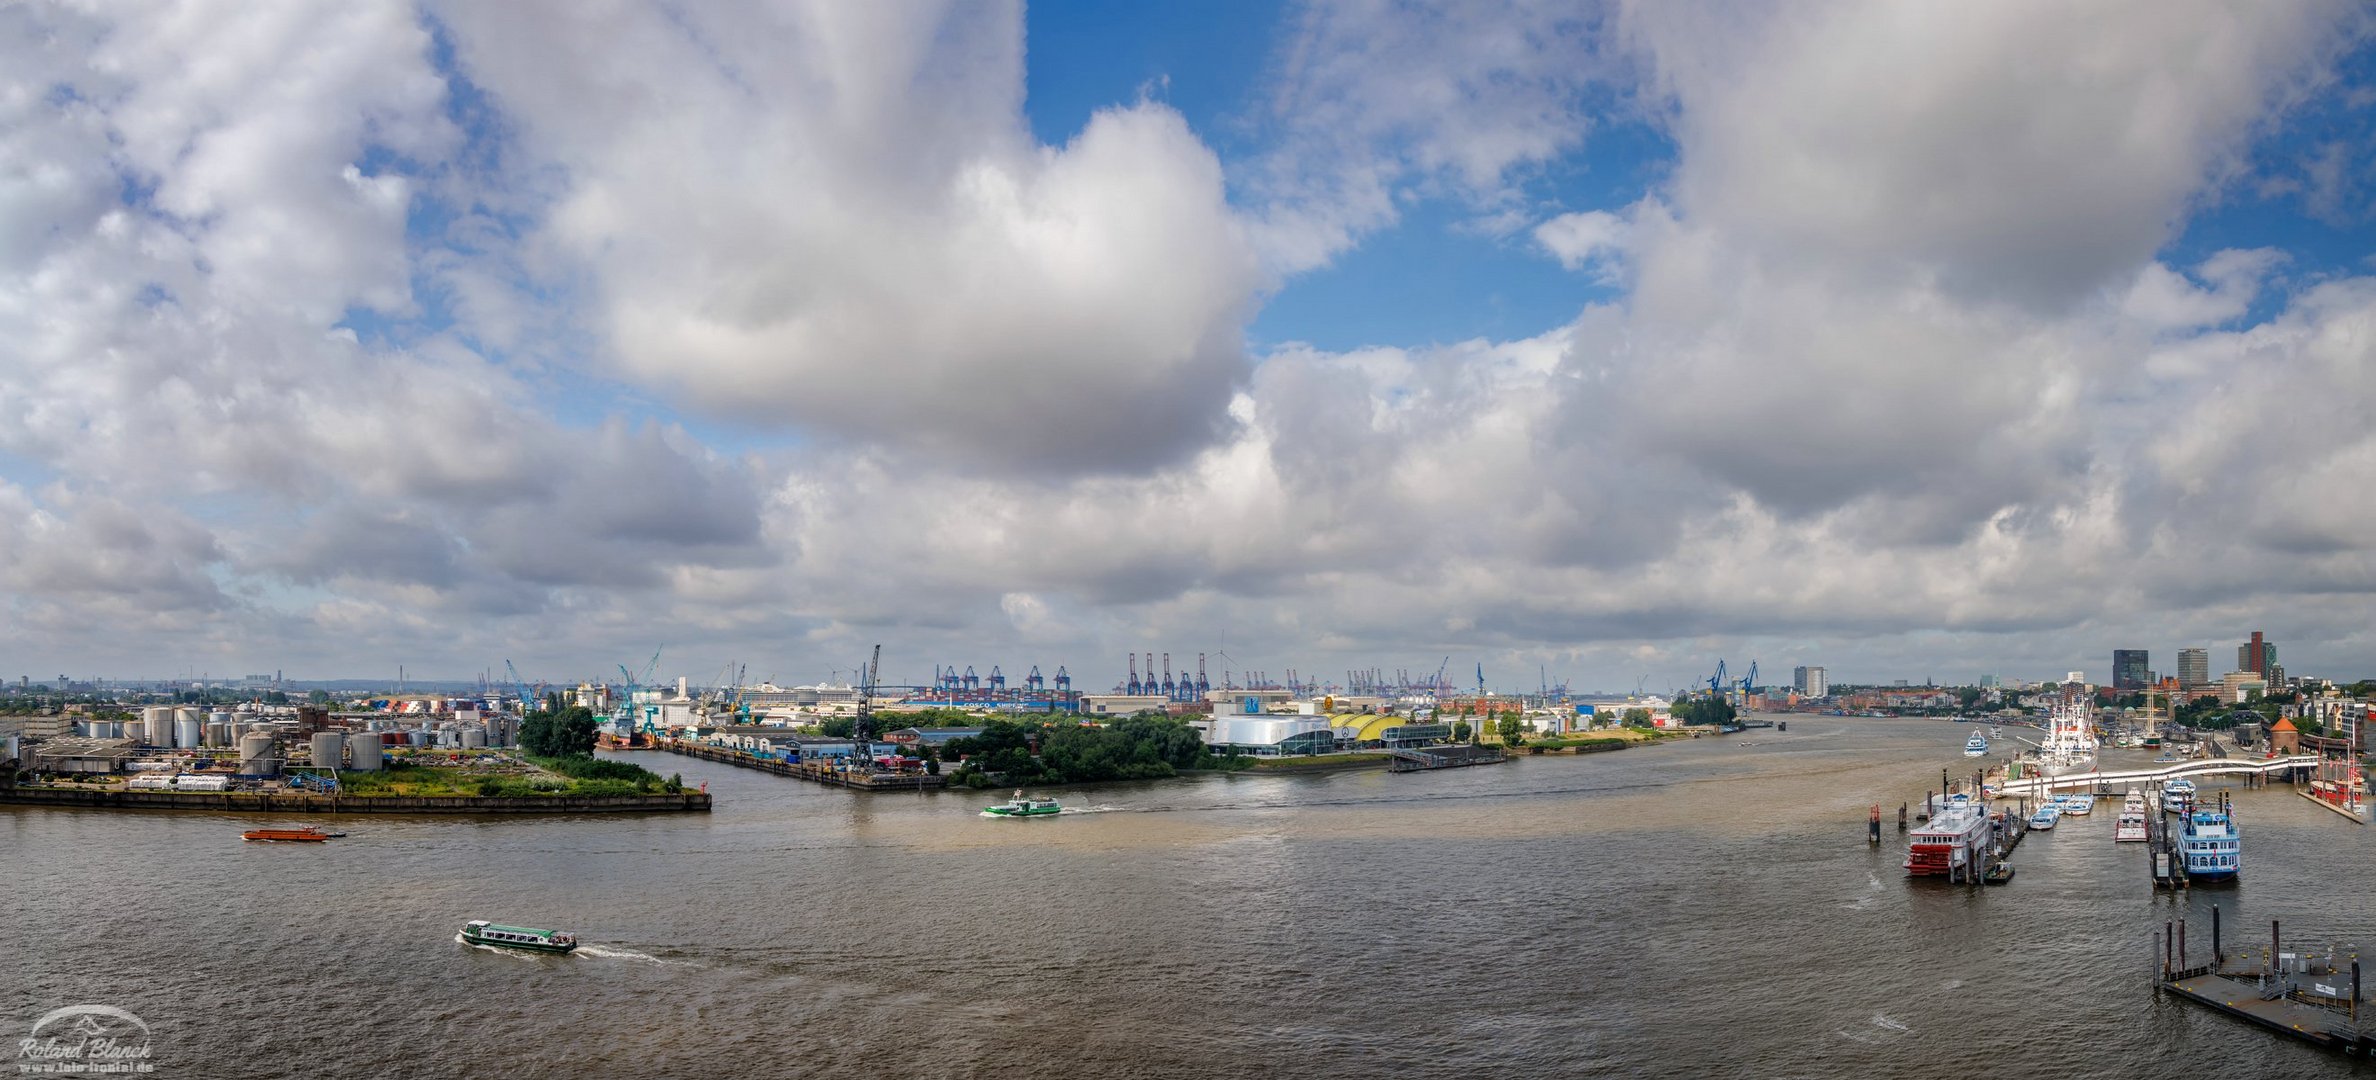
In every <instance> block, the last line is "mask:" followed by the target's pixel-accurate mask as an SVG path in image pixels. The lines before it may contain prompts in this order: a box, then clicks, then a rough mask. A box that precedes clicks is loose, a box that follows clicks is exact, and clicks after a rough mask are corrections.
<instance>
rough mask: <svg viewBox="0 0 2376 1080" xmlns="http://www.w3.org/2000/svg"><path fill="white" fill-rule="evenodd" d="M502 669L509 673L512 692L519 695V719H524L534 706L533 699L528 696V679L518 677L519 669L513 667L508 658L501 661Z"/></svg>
mask: <svg viewBox="0 0 2376 1080" xmlns="http://www.w3.org/2000/svg"><path fill="white" fill-rule="evenodd" d="M503 670H505V671H507V672H510V673H511V681H512V692H513V693H516V694H518V695H520V719H522V720H525V719H527V718H528V713H529V712H530V711H531V710H533V709H535V708H536V702H535V699H533V698H530V697H529V696H528V681H527V680H525V679H522V678H520V669H519V668H516V667H513V666H512V662H511V661H509V660H505V661H504V662H503Z"/></svg>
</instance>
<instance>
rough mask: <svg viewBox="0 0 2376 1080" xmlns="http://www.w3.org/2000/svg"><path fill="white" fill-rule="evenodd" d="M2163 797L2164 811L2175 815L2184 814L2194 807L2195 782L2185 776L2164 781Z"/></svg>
mask: <svg viewBox="0 0 2376 1080" xmlns="http://www.w3.org/2000/svg"><path fill="white" fill-rule="evenodd" d="M2161 795H2162V809H2163V810H2166V811H2168V812H2170V813H2173V814H2183V813H2185V812H2186V811H2187V810H2188V809H2189V808H2190V807H2192V806H2193V805H2194V800H2195V784H2194V781H2192V780H2189V779H2187V778H2185V777H2183V776H2173V777H2171V778H2169V779H2167V780H2164V781H2162V791H2161Z"/></svg>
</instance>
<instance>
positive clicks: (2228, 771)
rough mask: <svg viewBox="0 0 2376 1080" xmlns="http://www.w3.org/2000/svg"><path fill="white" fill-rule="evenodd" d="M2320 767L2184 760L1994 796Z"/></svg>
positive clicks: (2037, 779)
mask: <svg viewBox="0 0 2376 1080" xmlns="http://www.w3.org/2000/svg"><path fill="white" fill-rule="evenodd" d="M2317 764H2318V755H2316V754H2287V755H2286V756H2284V757H2273V758H2263V759H2260V760H2257V761H2255V760H2246V759H2239V758H2207V759H2204V760H2202V761H2182V762H2179V763H2178V764H2176V765H2171V766H2169V767H2167V768H2161V769H2127V770H2122V771H2120V772H2083V773H2064V774H2062V775H2061V776H2025V777H2022V778H2021V779H2019V780H2006V781H2003V782H2001V783H1999V784H1998V785H1997V787H1996V791H1995V794H1996V796H1997V797H1998V798H2011V797H2013V796H2017V795H2043V794H2046V793H2048V792H2053V791H2066V790H2076V789H2080V788H2103V789H2107V790H2118V789H2119V788H2121V787H2123V786H2126V785H2131V784H2151V785H2156V786H2158V785H2159V784H2160V783H2161V782H2162V781H2164V780H2170V779H2174V778H2176V777H2181V776H2183V777H2187V778H2189V779H2192V778H2194V777H2198V776H2220V775H2241V774H2255V773H2257V774H2259V775H2263V776H2266V775H2269V774H2271V773H2281V772H2286V771H2288V770H2292V769H2306V768H2312V767H2315V766H2316V765H2317Z"/></svg>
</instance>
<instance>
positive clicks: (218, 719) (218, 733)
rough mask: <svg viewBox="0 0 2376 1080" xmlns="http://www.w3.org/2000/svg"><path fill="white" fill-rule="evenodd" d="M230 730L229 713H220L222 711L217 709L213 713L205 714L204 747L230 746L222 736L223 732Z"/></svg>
mask: <svg viewBox="0 0 2376 1080" xmlns="http://www.w3.org/2000/svg"><path fill="white" fill-rule="evenodd" d="M230 728H231V714H230V713H227V712H224V711H222V710H220V709H217V710H215V711H214V712H210V713H207V714H206V745H208V746H229V745H231V743H230V741H229V740H228V739H226V738H224V736H223V732H225V731H228V730H230Z"/></svg>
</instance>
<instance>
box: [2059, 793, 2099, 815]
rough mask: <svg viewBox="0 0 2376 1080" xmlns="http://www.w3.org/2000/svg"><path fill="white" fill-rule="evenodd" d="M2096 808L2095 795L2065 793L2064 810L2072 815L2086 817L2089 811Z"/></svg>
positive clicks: (2063, 799) (2063, 798)
mask: <svg viewBox="0 0 2376 1080" xmlns="http://www.w3.org/2000/svg"><path fill="white" fill-rule="evenodd" d="M2094 809H2095V796H2093V795H2065V796H2063V797H2062V812H2063V813H2066V814H2069V815H2071V816H2072V817H2086V816H2087V815H2088V813H2089V811H2092V810H2094Z"/></svg>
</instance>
